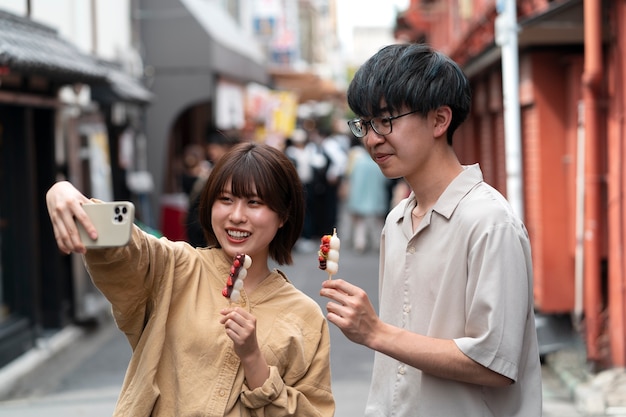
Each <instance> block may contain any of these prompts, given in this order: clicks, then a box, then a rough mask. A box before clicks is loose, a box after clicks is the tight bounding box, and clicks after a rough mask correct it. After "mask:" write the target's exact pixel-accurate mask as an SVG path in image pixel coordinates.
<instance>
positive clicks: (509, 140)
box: [495, 0, 524, 220]
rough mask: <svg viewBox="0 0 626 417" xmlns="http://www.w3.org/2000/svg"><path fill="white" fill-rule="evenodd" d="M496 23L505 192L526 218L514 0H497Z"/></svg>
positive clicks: (520, 214)
mask: <svg viewBox="0 0 626 417" xmlns="http://www.w3.org/2000/svg"><path fill="white" fill-rule="evenodd" d="M496 10H497V12H498V16H497V17H496V22H495V34H496V44H497V45H498V46H499V47H500V49H501V52H502V98H503V102H504V149H505V164H506V195H507V199H508V200H509V202H510V203H511V206H512V207H513V210H515V212H516V213H517V215H518V216H519V217H520V218H521V219H522V220H523V219H524V197H523V196H524V191H523V187H522V138H521V127H520V102H519V59H518V54H519V51H518V44H517V34H518V31H519V29H518V25H517V10H516V4H515V0H498V2H497V3H496Z"/></svg>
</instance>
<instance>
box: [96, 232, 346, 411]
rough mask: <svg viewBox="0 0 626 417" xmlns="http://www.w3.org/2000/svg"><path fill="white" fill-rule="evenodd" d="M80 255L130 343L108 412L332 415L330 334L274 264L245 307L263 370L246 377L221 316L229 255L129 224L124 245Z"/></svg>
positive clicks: (316, 310)
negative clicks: (256, 381) (259, 378)
mask: <svg viewBox="0 0 626 417" xmlns="http://www.w3.org/2000/svg"><path fill="white" fill-rule="evenodd" d="M85 262H86V265H87V268H88V270H89V272H90V275H91V277H92V279H93V281H94V283H95V285H96V286H97V287H98V288H99V289H100V291H102V293H103V294H104V295H105V296H106V297H107V299H108V300H109V301H110V302H111V304H112V310H113V315H114V317H115V320H116V323H117V325H118V327H119V328H120V330H122V331H123V332H124V333H125V334H126V336H127V338H128V341H129V342H130V344H131V347H132V349H133V355H132V358H131V361H130V364H129V366H128V370H127V373H126V377H125V380H124V384H123V386H122V390H121V394H120V397H119V400H118V403H117V406H116V409H115V413H114V417H115V416H119V417H121V416H133V417H142V416H146V417H148V416H152V417H160V416H163V417H165V416H167V417H171V416H178V417H185V416H216V417H217V416H220V417H222V416H228V417H232V416H267V417H269V416H292V415H297V416H332V415H333V414H334V409H335V404H334V399H333V396H332V393H331V377H330V357H329V355H330V346H329V342H330V337H329V332H328V324H327V322H326V320H325V318H324V316H323V314H322V311H321V309H320V307H319V306H318V305H317V303H315V302H314V301H313V300H312V299H311V298H309V297H308V296H306V295H305V294H303V293H302V292H300V291H299V290H297V289H296V288H295V287H294V286H293V285H292V284H291V283H290V282H289V281H288V280H287V278H286V277H285V276H284V275H283V274H282V273H281V272H279V271H276V270H275V271H273V273H272V274H271V275H270V276H269V277H268V278H266V279H265V280H264V281H263V282H262V283H261V284H260V285H259V286H258V287H257V288H256V289H255V291H254V292H253V293H252V294H251V295H250V297H248V296H247V294H246V293H245V291H243V290H242V301H241V305H242V307H244V308H246V309H247V310H248V311H250V312H251V313H252V314H254V315H255V317H256V318H257V338H258V341H259V346H260V348H261V351H262V352H263V355H264V356H265V359H266V361H267V363H268V365H269V366H270V377H269V379H268V380H267V381H266V382H265V384H264V385H263V386H261V387H259V388H256V389H254V390H249V389H248V388H247V387H246V383H245V380H244V374H243V368H242V367H241V366H240V360H239V357H238V356H237V355H236V354H235V352H234V350H233V347H232V341H231V340H230V338H229V337H228V336H227V335H226V333H225V331H224V326H223V325H222V324H220V322H219V321H220V317H221V315H220V313H219V312H220V310H221V309H222V308H225V307H227V306H228V300H227V299H226V298H224V297H223V296H222V292H221V291H222V288H223V287H224V285H225V282H226V277H227V276H228V272H229V268H230V263H231V260H230V259H229V258H228V257H227V256H226V254H225V253H224V252H223V251H222V250H221V249H194V248H192V247H191V246H190V245H188V244H186V243H184V242H171V241H169V240H167V239H165V238H162V239H157V238H155V237H154V236H151V235H149V234H146V233H144V232H142V231H141V230H140V229H139V228H137V227H135V228H134V230H133V234H132V239H131V243H130V244H129V245H128V246H125V247H123V248H115V249H99V250H90V251H88V253H87V254H86V255H85Z"/></svg>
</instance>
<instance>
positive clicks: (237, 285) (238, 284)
mask: <svg viewBox="0 0 626 417" xmlns="http://www.w3.org/2000/svg"><path fill="white" fill-rule="evenodd" d="M241 288H243V281H242V280H240V279H238V280H237V281H235V283H234V284H233V289H234V290H237V291H240V290H241ZM230 298H232V296H231V297H230Z"/></svg>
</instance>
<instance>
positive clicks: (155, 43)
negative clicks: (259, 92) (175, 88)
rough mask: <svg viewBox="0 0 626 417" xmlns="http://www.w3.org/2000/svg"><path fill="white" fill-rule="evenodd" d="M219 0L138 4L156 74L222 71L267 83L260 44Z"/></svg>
mask: <svg viewBox="0 0 626 417" xmlns="http://www.w3.org/2000/svg"><path fill="white" fill-rule="evenodd" d="M218 3H219V2H216V1H205V0H176V1H168V2H162V1H150V0H146V1H144V2H143V3H142V9H141V10H140V11H139V12H138V13H137V16H138V18H139V19H140V20H141V31H142V36H141V37H142V41H143V49H144V56H145V60H146V65H148V66H150V67H152V68H153V69H154V73H155V76H156V77H159V76H168V77H169V76H182V75H183V74H184V75H185V78H186V79H189V76H191V77H194V76H201V75H208V76H210V77H212V76H214V75H221V76H227V77H228V78H230V79H231V80H233V81H235V82H240V83H241V84H246V83H248V82H257V83H259V84H267V83H268V81H269V77H268V75H267V71H266V69H265V56H264V53H263V51H262V49H261V47H260V46H259V44H258V43H257V41H256V40H255V39H254V38H253V37H252V36H251V35H249V34H247V33H246V32H245V31H244V30H243V29H242V28H241V27H240V26H239V25H238V24H237V22H236V21H235V20H234V19H233V17H232V16H230V14H228V12H227V11H226V10H224V9H223V8H222V6H220V5H219V4H218ZM193 82H197V81H193Z"/></svg>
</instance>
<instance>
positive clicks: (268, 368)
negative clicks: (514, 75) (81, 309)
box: [46, 44, 542, 417]
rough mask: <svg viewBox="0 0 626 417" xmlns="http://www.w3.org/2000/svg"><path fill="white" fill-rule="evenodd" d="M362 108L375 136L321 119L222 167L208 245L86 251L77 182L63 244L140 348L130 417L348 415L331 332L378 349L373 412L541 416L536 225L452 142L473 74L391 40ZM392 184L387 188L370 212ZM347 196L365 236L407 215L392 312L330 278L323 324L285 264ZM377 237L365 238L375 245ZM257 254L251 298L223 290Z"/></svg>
mask: <svg viewBox="0 0 626 417" xmlns="http://www.w3.org/2000/svg"><path fill="white" fill-rule="evenodd" d="M347 98H348V104H349V106H350V108H351V110H352V111H353V112H354V114H355V115H357V117H356V118H354V119H352V120H350V121H349V122H348V125H349V127H350V131H351V133H352V134H353V135H354V136H355V137H356V138H359V139H361V143H359V144H353V145H354V146H350V145H349V144H348V143H349V142H347V143H346V139H345V136H344V137H340V136H338V135H337V133H336V132H332V131H326V130H324V129H323V128H322V126H321V125H310V124H309V125H304V126H303V127H304V129H303V130H304V131H303V132H301V131H296V133H295V134H294V137H292V138H291V144H290V145H289V146H288V147H287V148H286V149H285V150H284V151H283V150H278V149H276V148H275V147H272V146H269V145H267V144H261V143H253V142H243V143H238V144H234V145H233V146H232V147H230V148H229V149H230V150H229V151H227V152H226V153H225V154H224V155H222V156H221V157H220V158H218V159H217V160H216V161H213V162H214V164H212V166H211V167H210V174H209V175H208V178H207V179H206V180H204V184H203V186H202V191H201V192H200V194H199V205H198V213H199V215H198V223H199V225H200V227H201V229H202V232H203V235H204V239H205V242H204V243H203V244H202V245H201V246H193V245H190V244H188V243H187V242H180V241H179V242H173V241H170V240H168V239H167V238H161V239H158V238H156V237H155V236H152V235H150V234H148V233H146V232H144V231H142V230H141V229H140V228H138V227H134V228H133V231H132V237H131V241H130V243H129V244H128V245H126V246H122V247H115V248H105V249H95V250H92V249H90V250H87V249H86V248H85V246H84V244H83V242H82V241H81V239H80V236H79V234H78V231H77V226H76V222H79V223H81V224H82V226H83V228H84V229H85V230H86V232H87V233H88V234H89V236H90V237H91V238H92V239H96V238H97V230H96V229H95V228H94V226H93V224H92V223H91V221H90V219H89V217H88V216H87V214H86V212H85V211H84V209H83V208H82V205H83V204H85V203H87V202H89V201H92V200H90V199H89V198H88V197H87V196H85V195H83V194H82V193H80V192H79V190H77V189H76V188H74V186H72V184H70V183H69V182H58V183H56V184H54V185H53V186H52V187H51V188H50V189H49V191H48V193H47V195H46V203H47V207H48V212H49V214H50V219H51V222H52V225H53V229H54V234H55V238H56V240H57V244H58V246H59V248H60V249H61V251H63V252H65V253H70V252H76V253H80V254H83V255H84V260H85V263H86V265H87V268H88V270H89V273H90V275H91V277H92V279H93V281H94V283H95V285H96V286H97V287H98V288H99V289H100V291H101V292H102V293H103V294H105V295H106V297H107V298H108V299H109V300H110V301H111V303H112V305H113V314H114V316H115V319H116V323H117V325H118V327H119V328H120V330H122V331H123V332H124V333H125V334H126V336H127V338H128V341H129V343H130V344H131V346H132V349H133V354H132V357H131V361H130V364H129V367H128V371H127V373H126V377H125V381H124V384H123V387H122V393H121V395H120V397H119V400H118V404H117V407H116V411H115V414H114V415H115V416H126V415H133V416H138V417H142V416H145V417H148V416H155V417H158V416H171V415H177V416H192V415H207V416H216V417H217V416H227V417H235V416H237V417H250V416H253V415H254V416H261V415H262V416H267V417H271V416H296V415H297V416H318V417H323V416H329V417H330V416H333V415H334V411H335V400H334V396H333V393H332V388H331V370H330V337H329V328H328V326H329V325H328V323H332V324H333V325H335V326H337V327H338V328H339V329H340V330H341V332H343V334H344V335H345V336H346V337H347V338H348V339H349V340H351V341H353V342H354V343H357V344H360V345H363V346H365V347H367V348H369V349H371V350H373V351H374V366H373V374H372V378H371V386H370V392H369V396H368V400H367V403H366V405H365V412H364V415H365V416H366V417H383V416H390V415H394V416H417V417H423V416H428V417H430V416H468V417H474V416H476V417H478V416H481V417H496V416H502V417H535V416H539V415H541V413H542V388H541V366H540V359H539V352H538V343H537V334H536V329H535V318H534V311H533V289H532V279H533V276H532V259H531V251H530V240H529V237H528V233H527V231H526V228H525V226H524V224H523V223H522V221H521V220H520V219H519V218H518V217H517V216H516V215H515V213H514V211H513V210H512V208H511V207H510V205H509V204H508V202H507V201H506V199H505V198H504V197H503V196H502V195H501V194H500V193H499V192H498V191H497V190H495V189H494V188H493V187H491V186H490V185H488V184H487V183H485V182H484V180H483V176H482V173H481V170H480V167H479V166H478V164H475V165H462V164H461V163H460V161H459V159H458V158H457V156H456V154H455V152H454V149H453V147H452V143H453V135H454V132H455V131H456V129H457V128H458V127H459V125H460V124H461V123H463V121H464V120H465V119H466V117H467V115H468V114H469V111H470V103H471V89H470V84H469V81H468V79H467V78H466V76H465V74H463V72H462V70H461V69H460V68H459V66H458V65H457V64H456V63H455V62H453V61H452V60H451V59H450V58H448V57H447V56H446V55H444V54H442V53H440V52H438V51H435V50H433V49H432V48H431V47H429V46H428V45H424V44H398V45H390V46H387V47H384V48H382V49H381V50H380V51H378V52H377V53H376V54H375V55H374V56H372V57H371V58H370V59H369V60H368V61H367V62H366V63H365V64H364V65H363V66H361V67H360V68H359V69H358V71H357V72H356V74H355V76H354V79H353V80H352V81H351V83H350V86H349V88H348V92H347ZM361 147H362V148H361ZM371 161H373V162H374V165H373V164H372V163H371ZM373 167H375V168H376V169H378V170H379V171H380V173H382V176H381V175H379V174H376V170H374V169H373ZM190 172H191V171H190ZM316 176H318V177H320V178H318V181H321V184H322V186H319V184H318V185H316V184H315V177H316ZM189 182H190V183H194V184H195V181H189ZM342 185H344V186H346V187H347V191H346V192H345V193H343V194H342V193H341V192H340V190H341V189H342ZM375 185H377V186H380V190H382V189H385V190H387V193H384V192H383V191H380V190H379V191H380V194H375V196H374V197H372V196H368V197H367V198H364V197H362V196H361V197H360V198H359V199H358V202H354V203H353V202H351V198H352V197H353V195H354V198H355V201H357V200H356V198H357V197H356V195H357V194H359V193H360V194H363V190H364V189H371V188H373V187H374V186H375ZM390 186H396V187H398V189H399V190H403V191H401V192H402V193H404V194H405V195H404V196H398V195H396V193H392V194H393V197H392V194H390V193H389V192H388V191H389V189H390ZM405 187H408V188H405ZM192 188H193V187H192ZM326 193H332V194H330V195H329V194H326ZM407 193H408V195H407ZM366 194H367V193H366ZM309 195H313V196H315V198H313V201H308V200H309V198H308V197H309ZM342 195H343V196H347V197H346V201H347V204H346V207H348V209H349V210H351V211H352V213H351V214H353V219H352V221H353V223H354V225H355V227H354V230H355V231H356V230H360V229H359V228H360V227H362V226H360V224H361V223H360V222H361V221H363V220H364V219H366V218H373V219H376V222H378V225H379V226H380V224H379V222H380V220H381V216H385V214H382V215H381V213H385V212H388V214H386V218H385V221H384V225H383V226H382V232H381V235H380V239H379V240H378V241H379V242H380V248H378V249H379V260H380V268H379V275H378V279H379V294H378V298H379V308H378V311H376V309H375V308H374V307H373V304H372V303H371V301H370V298H369V296H368V294H367V293H366V292H365V291H364V290H363V289H361V288H359V287H358V286H356V285H354V284H352V283H349V282H347V281H345V280H343V279H339V278H337V279H332V280H324V281H323V283H322V284H321V289H320V295H321V296H323V297H326V298H327V299H328V300H329V301H328V303H327V304H326V305H325V309H326V314H325V315H324V313H323V311H322V308H321V307H320V306H319V305H318V304H317V303H316V302H315V301H314V300H312V299H311V298H309V297H308V296H306V295H305V294H304V293H302V292H300V291H299V290H298V289H296V288H295V287H294V286H293V285H292V284H291V282H290V281H289V280H288V279H287V277H286V276H285V274H284V273H283V272H281V271H280V270H279V269H270V266H269V261H270V259H271V260H273V261H275V262H276V263H277V264H278V265H286V264H291V263H292V250H293V249H294V248H295V247H296V243H297V242H298V241H299V240H300V239H302V238H303V237H304V238H309V237H313V236H315V235H316V234H327V233H328V232H329V228H331V227H334V226H335V224H336V222H337V221H338V220H337V209H338V206H339V202H340V201H341V196H342ZM381 196H384V200H385V201H384V204H383V203H382V202H381V199H382V198H383V197H381ZM369 198H371V201H370V200H368V199H369ZM391 198H401V200H400V201H399V202H397V204H396V203H391V204H392V205H390V204H389V201H390V199H391ZM320 202H323V205H327V206H326V207H321V206H320V205H318V204H319V203H320ZM361 206H363V207H361ZM315 210H319V213H316V212H315ZM327 210H330V211H332V212H329V211H327ZM321 213H325V214H324V216H326V217H324V218H321V216H322V215H321ZM317 215H319V216H320V218H317V217H316V216H317ZM359 233H360V235H359V236H358V238H357V236H356V235H355V236H354V244H355V245H357V244H358V245H367V243H365V244H363V236H362V232H359ZM365 239H366V240H365V241H367V235H366V238H365ZM365 247H366V246H358V248H363V249H364V248H365ZM241 253H246V254H247V255H249V256H250V258H251V260H252V263H251V264H250V265H248V268H247V269H246V271H247V278H246V279H245V281H243V282H242V283H241V284H240V285H241V286H240V290H239V291H240V294H241V299H240V301H238V302H232V301H231V300H228V299H226V297H227V294H224V293H223V289H222V288H223V286H224V284H225V282H224V281H225V280H227V279H228V280H231V281H232V278H233V277H231V275H229V271H233V270H234V268H239V267H240V265H235V264H234V263H233V258H235V255H237V254H241ZM236 262H237V261H236ZM226 277H228V278H226ZM228 280H227V281H226V283H227V285H232V284H233V283H232V282H230V283H229V281H228ZM294 306H297V308H294Z"/></svg>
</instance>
